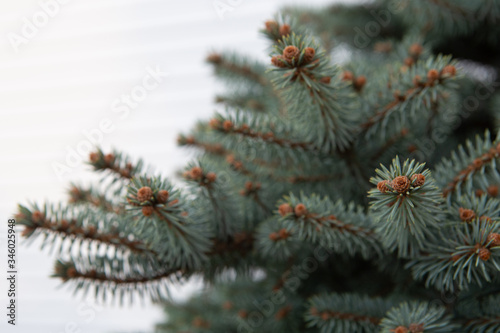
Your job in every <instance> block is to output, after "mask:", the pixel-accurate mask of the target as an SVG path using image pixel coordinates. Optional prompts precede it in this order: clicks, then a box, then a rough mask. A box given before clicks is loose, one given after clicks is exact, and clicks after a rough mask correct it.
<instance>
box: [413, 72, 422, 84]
mask: <svg viewBox="0 0 500 333" xmlns="http://www.w3.org/2000/svg"><path fill="white" fill-rule="evenodd" d="M421 81H422V77H421V76H420V75H415V77H414V78H413V85H414V86H415V87H418V86H419V85H420V83H421Z"/></svg>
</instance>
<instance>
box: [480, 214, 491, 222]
mask: <svg viewBox="0 0 500 333" xmlns="http://www.w3.org/2000/svg"><path fill="white" fill-rule="evenodd" d="M479 221H486V222H487V223H492V222H493V220H492V219H491V217H489V216H486V215H482V216H481V217H479Z"/></svg>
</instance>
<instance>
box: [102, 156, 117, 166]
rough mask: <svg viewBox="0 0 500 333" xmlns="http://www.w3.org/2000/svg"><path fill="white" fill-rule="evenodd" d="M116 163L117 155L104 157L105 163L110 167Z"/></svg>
mask: <svg viewBox="0 0 500 333" xmlns="http://www.w3.org/2000/svg"><path fill="white" fill-rule="evenodd" d="M114 161H115V155H113V154H106V155H105V156H104V162H105V163H106V164H108V165H111V164H113V162H114Z"/></svg>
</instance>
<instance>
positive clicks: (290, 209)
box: [16, 0, 500, 333]
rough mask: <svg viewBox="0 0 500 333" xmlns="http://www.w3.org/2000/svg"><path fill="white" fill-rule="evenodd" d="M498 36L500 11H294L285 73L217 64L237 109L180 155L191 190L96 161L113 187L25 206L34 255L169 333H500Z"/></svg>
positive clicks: (269, 31)
mask: <svg viewBox="0 0 500 333" xmlns="http://www.w3.org/2000/svg"><path fill="white" fill-rule="evenodd" d="M499 22H500V1H498V0H482V1H465V0H460V1H458V0H457V1H448V0H439V1H436V0H418V1H417V0H408V1H392V0H376V1H372V2H369V3H366V4H357V5H333V6H330V7H327V8H325V9H322V10H313V9H309V8H295V7H294V8H285V9H284V10H283V12H282V15H281V16H279V17H276V18H275V19H273V20H270V21H267V22H266V23H265V26H264V27H263V28H262V31H261V32H262V34H263V36H265V38H267V39H268V41H269V44H270V51H269V52H270V55H269V63H267V64H265V63H260V62H258V61H254V60H252V59H249V58H248V57H247V56H244V55H239V54H237V53H230V52H226V53H212V54H210V55H209V56H208V58H207V61H208V62H209V63H210V64H211V65H213V67H214V72H215V75H216V76H217V77H218V78H220V79H221V80H222V81H223V82H225V83H226V85H227V91H226V92H225V93H224V94H222V95H219V96H217V98H216V102H217V103H220V104H222V105H223V108H222V110H219V111H218V112H216V113H215V115H214V116H213V117H212V118H211V119H209V120H207V119H206V120H201V121H200V122H199V123H198V124H197V125H196V126H195V127H194V128H193V129H192V130H191V131H190V132H189V133H186V134H181V135H180V136H179V139H178V143H179V145H180V146H184V147H186V148H192V149H195V150H197V151H198V152H199V154H198V156H197V158H196V159H195V160H194V161H193V162H191V163H190V164H189V165H187V166H186V168H185V169H184V170H183V171H182V172H181V173H182V178H183V181H184V184H185V186H179V185H177V184H178V183H173V182H170V181H168V180H166V179H165V178H164V177H163V176H161V175H157V174H152V173H151V172H149V171H148V170H147V169H146V168H145V166H144V164H143V162H142V161H134V160H133V159H131V158H129V157H127V156H126V155H124V154H122V153H120V152H118V151H113V152H111V153H105V152H103V151H102V150H101V149H100V148H96V151H95V152H94V153H92V154H90V157H89V164H90V165H91V166H92V167H93V169H94V171H96V172H100V173H101V174H102V179H103V180H102V183H101V184H97V185H94V186H91V187H84V186H81V185H78V184H72V185H71V188H70V190H69V200H68V203H66V204H64V205H63V204H60V205H52V204H44V205H43V206H42V205H39V204H30V205H19V210H18V213H17V214H16V218H17V220H18V224H21V225H23V226H24V227H25V229H24V231H23V236H24V237H26V238H28V239H30V240H32V239H35V238H37V237H43V245H44V246H50V247H52V248H54V249H57V251H56V254H57V255H58V256H59V259H58V260H57V261H56V265H55V272H54V275H53V276H54V277H58V278H60V279H61V280H62V281H63V282H64V283H68V284H71V285H72V286H73V287H74V290H75V291H82V292H84V293H86V292H92V293H93V294H94V295H95V296H96V297H97V298H100V299H108V298H112V299H118V300H119V301H120V302H124V300H126V299H127V298H130V299H131V300H132V301H133V297H136V296H140V297H148V298H150V299H152V300H154V301H156V302H158V303H160V304H161V305H163V306H165V311H166V314H167V318H166V320H165V322H164V323H161V324H158V325H157V327H156V331H157V332H322V333H327V332H333V333H336V332H338V333H341V332H384V333H385V332H387V333H389V332H394V333H423V332H430V333H433V332H434V333H440V332H470V333H493V332H500V319H499V318H500V306H499V304H500V278H499V276H500V200H499V197H498V196H499V194H500V192H499V190H500V166H499V165H498V163H499V157H500V132H498V130H499V128H498V124H500V109H499V107H500V94H499V93H498V91H497V90H496V89H497V88H498V82H497V81H495V80H497V78H498V75H499V69H500V62H499V59H500V58H499V57H498V55H499V54H500V53H499V52H498V51H499V48H500V39H498V34H499V33H500V30H499V27H500V25H499V24H498V23H499ZM374 29H375V30H374ZM346 54H347V56H346ZM342 55H344V56H342ZM485 73H486V75H485ZM491 133H498V134H493V135H492V134H491ZM457 146H458V148H456V147H457ZM192 277H201V278H203V280H204V282H205V288H204V289H203V290H202V291H200V292H199V293H198V294H195V295H193V297H192V298H191V299H190V300H188V301H187V302H184V303H178V302H175V301H173V300H172V299H171V298H170V297H169V286H170V285H171V284H173V283H184V282H186V281H188V280H189V279H190V278H192Z"/></svg>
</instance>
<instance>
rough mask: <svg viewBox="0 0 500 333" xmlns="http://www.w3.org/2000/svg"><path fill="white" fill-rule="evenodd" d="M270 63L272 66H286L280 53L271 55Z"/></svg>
mask: <svg viewBox="0 0 500 333" xmlns="http://www.w3.org/2000/svg"><path fill="white" fill-rule="evenodd" d="M271 64H273V65H274V66H276V67H279V68H284V67H286V62H285V59H284V58H283V56H281V55H278V56H274V57H272V58H271Z"/></svg>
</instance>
